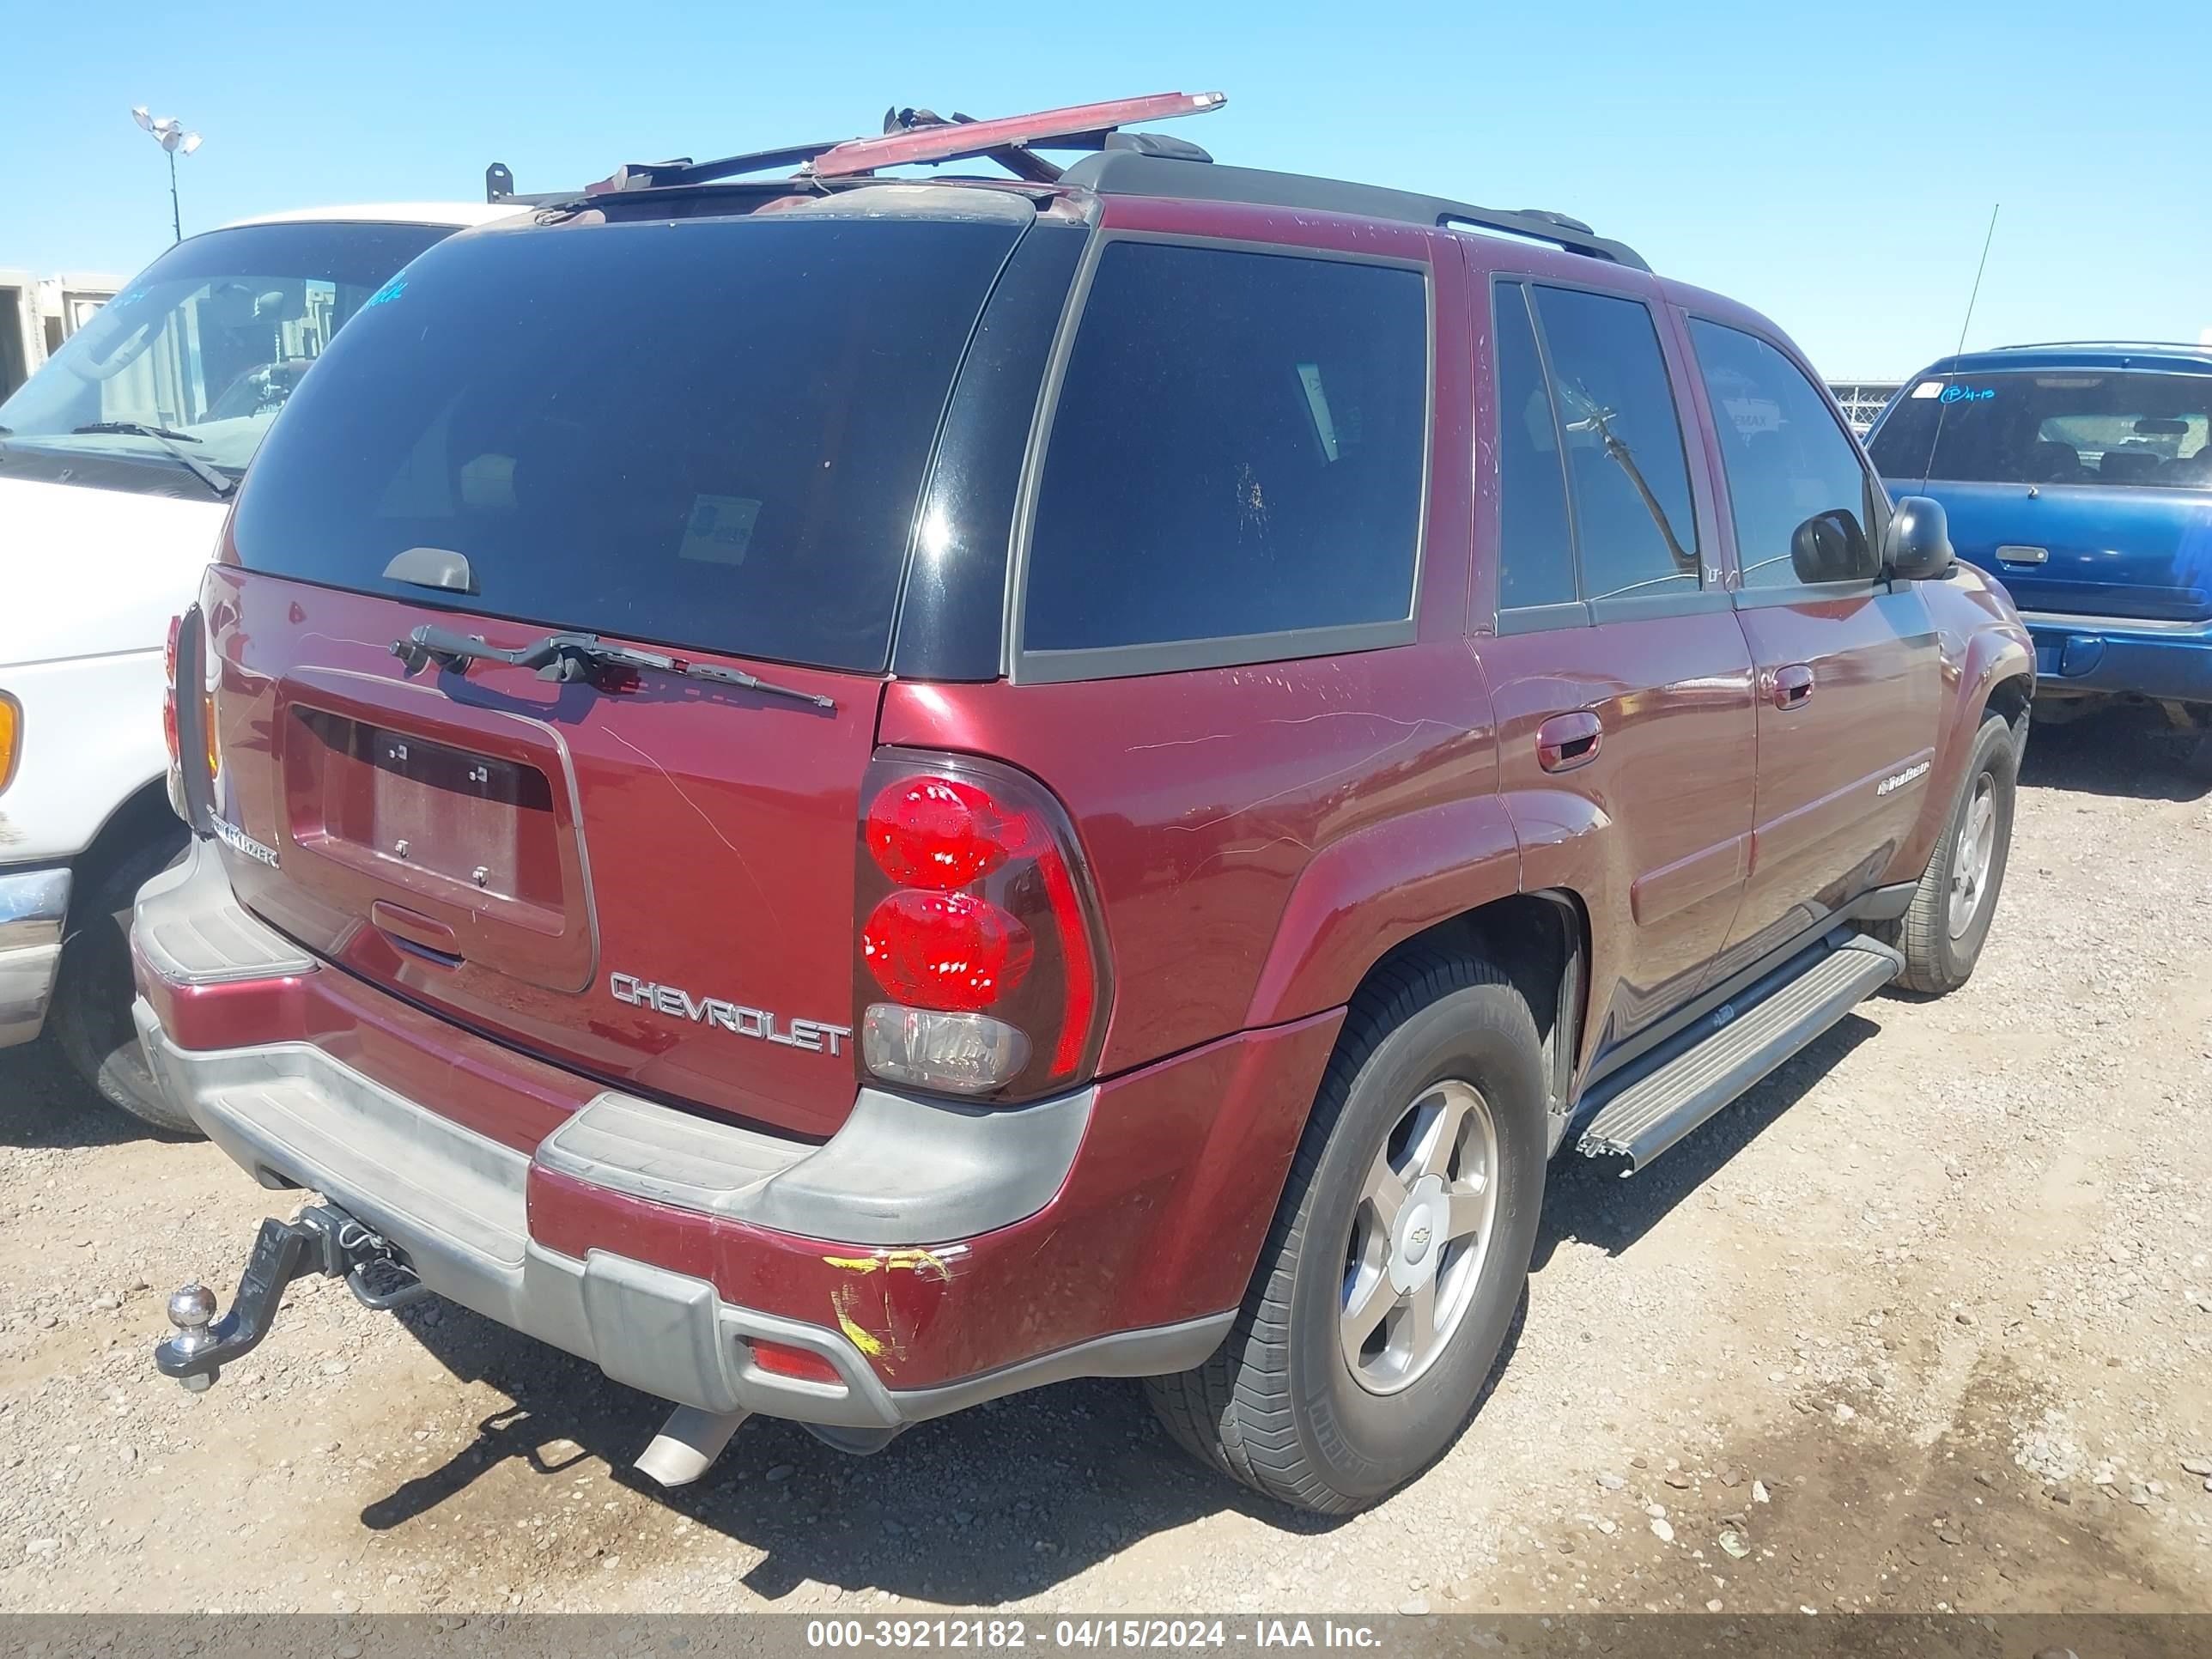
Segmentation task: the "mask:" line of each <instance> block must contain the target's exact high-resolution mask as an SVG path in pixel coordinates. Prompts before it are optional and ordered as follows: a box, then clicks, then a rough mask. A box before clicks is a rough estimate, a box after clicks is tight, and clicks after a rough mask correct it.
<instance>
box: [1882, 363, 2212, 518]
mask: <svg viewBox="0 0 2212 1659" xmlns="http://www.w3.org/2000/svg"><path fill="white" fill-rule="evenodd" d="M1867 447H1868V449H1869V452H1870V453H1872V455H1873V457H1874V464H1875V467H1876V468H1877V469H1878V470H1879V471H1881V476H1882V477H1885V478H1887V479H1890V480H1891V481H1892V482H1893V483H1902V482H1905V481H1908V480H1909V481H1911V482H1912V483H1918V482H1919V481H1920V480H1921V479H1922V478H1923V477H1932V478H1941V479H1946V480H1949V481H1952V482H1956V483H2033V484H2124V485H2136V486H2143V485H2148V486H2149V487H2151V488H2154V489H2212V374H2157V373H2154V372H2152V371H2150V370H2147V369H2144V370H2132V369H2069V368H2049V369H2038V370H2035V371H2033V372H2032V373H2031V372H2028V371H2026V370H2021V369H2006V370H2003V371H2001V372H1999V373H1996V374H1944V375H1931V376H1929V377H1927V378H1925V379H1923V380H1916V381H1914V382H1913V383H1912V384H1911V385H1910V386H1907V387H1905V392H1904V393H1903V395H1902V396H1900V397H1899V398H1898V400H1897V401H1896V402H1895V403H1893V404H1891V405H1890V407H1889V411H1888V413H1887V414H1886V415H1884V416H1882V419H1881V425H1879V426H1878V427H1876V428H1875V430H1874V434H1873V435H1872V436H1871V437H1870V438H1869V439H1868V441H1867Z"/></svg>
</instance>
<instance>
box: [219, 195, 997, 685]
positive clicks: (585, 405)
mask: <svg viewBox="0 0 2212 1659" xmlns="http://www.w3.org/2000/svg"><path fill="white" fill-rule="evenodd" d="M1017 234H1018V231H1017V230H1016V229H1015V228H1011V227H1009V226H1007V225H1005V224H992V223H978V222H963V223H945V222H932V221H925V220H914V219H903V218H901V219H889V218H884V219H876V220H865V221H864V220H858V219H842V218H828V217H823V218H811V217H809V216H805V215H804V214H793V215H789V216H779V217H773V218H758V219H728V220H714V219H698V220H692V221H688V222H684V223H681V224H678V225H675V226H670V225H667V224H636V223H630V224H610V225H596V226H594V225H580V226H570V227H556V228H544V229H522V230H500V231H492V232H486V233H479V234H474V235H469V236H462V237H458V238H455V239H454V240H452V241H449V242H447V243H446V244H444V245H443V246H440V247H438V248H435V249H434V250H433V251H432V252H430V254H429V255H428V256H427V257H426V258H423V259H422V260H421V261H420V262H418V263H417V264H416V265H415V266H414V267H412V268H411V269H410V270H409V271H408V272H407V274H406V276H405V277H404V281H403V282H401V283H393V284H392V286H391V287H390V288H388V289H386V290H384V292H383V294H381V295H379V297H378V299H377V301H375V302H374V303H372V304H370V305H368V306H367V307H365V308H364V309H363V310H362V313H361V315H360V316H359V317H358V318H357V319H356V320H355V321H354V322H353V323H352V324H351V325H349V327H348V328H347V329H346V331H345V332H344V333H343V335H342V336H341V337H339V338H338V339H337V341H336V342H335V343H333V344H332V346H331V350H330V352H329V354H328V355H327V356H325V358H324V360H323V362H322V364H321V366H320V367H319V368H317V370H316V371H315V373H314V374H313V375H311V376H309V377H308V378H307V380H306V381H304V382H303V383H302V385H301V389H300V392H299V393H298V395H297V396H296V397H295V398H294V399H293V400H292V405H291V407H290V408H289V410H286V412H285V416H284V418H283V420H281V421H279V422H277V424H276V430H275V431H274V432H273V433H271V434H270V438H269V441H268V443H267V444H266V445H265V446H264V449H263V452H262V455H261V458H260V460H259V461H258V463H257V465H256V466H255V468H254V475H253V477H252V480H251V481H250V482H249V483H248V484H247V485H246V489H245V492H244V496H243V499H242V500H241V501H240V506H239V509H238V516H237V520H236V537H237V543H238V550H239V553H240V557H241V558H242V559H243V560H244V562H246V564H247V565H249V566H251V567H252V568H256V569H260V570H269V571H273V572H276V573H277V574H282V575H288V576H297V577H301V578H303V579H305V580H309V581H317V582H326V583H330V584H332V585H334V586H343V587H355V588H361V589H365V590H368V591H371V592H389V593H392V594H394V595H397V596H400V597H404V598H406V599H410V600H413V601H416V602H417V603H424V604H433V603H436V602H437V601H438V596H437V595H436V594H435V593H430V592H425V591H424V590H423V589H422V588H419V587H412V586H406V585H404V584H400V583H396V582H392V581H389V580H386V579H385V578H384V576H383V574H382V573H383V570H384V568H385V567H386V564H387V563H388V562H390V561H391V559H392V556H394V555H395V554H397V553H399V552H401V551H403V550H405V549H408V548H410V547H416V546H426V547H434V548H442V549H447V550H453V551H455V552H459V553H461V554H463V555H465V556H466V557H467V559H468V561H469V564H470V567H471V570H472V571H473V573H474V575H475V579H476V583H477V592H478V594H479V595H480V597H478V598H475V599H469V600H466V601H465V605H466V607H467V608H468V609H469V610H471V611H489V612H491V613H493V614H495V615H499V616H505V617H513V618H516V619H518V620H522V621H528V622H533V623H547V624H556V625H561V626H566V627H574V628H583V629H593V630H597V631H601V632H605V633H607V634H611V635H626V636H629V637H631V638H635V639H640V640H644V641H654V642H660V643H666V644H671V645H679V646H690V647H696V648H701V649H705V650H713V651H724V652H729V653H735V654H738V655H742V656H752V657H763V658H770V659H781V660H785V661H790V662H804V663H811V664H816V665H822V666H825V667H837V668H850V669H860V670H869V671H874V670H880V669H881V668H882V667H883V666H884V661H885V659H886V657H887V655H888V644H889V640H890V629H891V618H892V611H893V609H894V606H895V605H896V599H897V592H898V585H899V578H900V574H901V572H902V568H903V564H904V561H905V556H906V550H907V544H908V537H909V534H910V532H911V529H912V520H913V518H914V512H915V497H916V495H918V493H919V491H920V486H921V476H922V469H923V466H924V464H925V462H926V461H927V458H928V454H929V450H930V445H931V442H932V441H933V435H934V433H935V431H936V427H937V421H938V417H939V413H940V411H941V410H943V408H944V406H945V396H946V392H947V391H948V390H949V388H950V386H951V381H952V376H953V372H954V370H955V368H957V365H958V363H959V361H960V355H961V351H962V349H963V346H964V345H965V343H966V341H967V338H968V335H969V330H970V328H971V326H972V325H973V323H974V320H975V315H976V313H977V311H978V310H979V309H980V307H981V305H982V303H983V300H984V296H985V295H986V294H987V292H988V291H989V289H990V284H991V280H992V277H993V276H994V274H995V273H996V271H997V270H998V269H999V267H1000V264H1001V263H1002V261H1003V260H1004V258H1005V257H1006V252H1007V251H1008V249H1009V248H1010V247H1011V246H1012V244H1013V241H1014V239H1015V237H1016V235H1017Z"/></svg>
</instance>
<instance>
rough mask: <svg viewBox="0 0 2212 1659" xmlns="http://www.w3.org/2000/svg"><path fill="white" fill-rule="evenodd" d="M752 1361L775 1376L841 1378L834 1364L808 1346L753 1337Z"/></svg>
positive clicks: (836, 1380)
mask: <svg viewBox="0 0 2212 1659" xmlns="http://www.w3.org/2000/svg"><path fill="white" fill-rule="evenodd" d="M752 1351H753V1364H756V1365H757V1366H759V1367H760V1368H761V1369H762V1370H764V1371H772V1372H774V1373H775V1375H776V1376H793V1377H797V1378H798V1379H799V1381H800V1382H802V1383H842V1382H843V1381H844V1380H845V1379H844V1378H843V1377H842V1376H839V1375H838V1374H837V1368H836V1366H835V1365H833V1364H830V1363H829V1361H828V1360H827V1359H825V1358H823V1356H822V1355H820V1354H818V1353H816V1352H813V1350H811V1348H795V1347H793V1346H791V1345H790V1344H789V1343H786V1342H764V1341H763V1340H760V1339H759V1338H757V1337H756V1338H754V1339H753V1340H752Z"/></svg>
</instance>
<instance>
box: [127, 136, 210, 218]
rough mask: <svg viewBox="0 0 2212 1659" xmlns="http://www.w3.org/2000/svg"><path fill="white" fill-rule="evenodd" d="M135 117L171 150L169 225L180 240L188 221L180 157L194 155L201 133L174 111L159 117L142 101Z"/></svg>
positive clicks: (163, 145)
mask: <svg viewBox="0 0 2212 1659" xmlns="http://www.w3.org/2000/svg"><path fill="white" fill-rule="evenodd" d="M131 119H132V120H134V121H136V122H137V124H138V125H140V126H141V127H143V128H144V129H145V130H146V131H148V132H150V133H152V134H153V135H154V142H155V143H157V144H159V145H161V148H162V149H165V150H167V151H168V152H169V229H170V231H171V232H172V234H173V235H174V236H175V238H176V240H178V241H179V242H181V241H183V240H185V222H184V218H183V216H182V215H181V214H179V212H178V210H177V157H178V156H179V155H191V153H192V152H193V151H194V150H196V149H198V148H199V147H200V136H199V134H197V132H186V131H185V124H184V123H183V122H182V121H179V119H177V118H176V117H175V116H173V115H164V116H163V117H162V118H161V119H160V120H158V121H157V120H155V118H153V117H152V116H150V115H149V114H147V113H146V106H145V105H143V104H139V105H137V106H134V107H133V108H132V110H131Z"/></svg>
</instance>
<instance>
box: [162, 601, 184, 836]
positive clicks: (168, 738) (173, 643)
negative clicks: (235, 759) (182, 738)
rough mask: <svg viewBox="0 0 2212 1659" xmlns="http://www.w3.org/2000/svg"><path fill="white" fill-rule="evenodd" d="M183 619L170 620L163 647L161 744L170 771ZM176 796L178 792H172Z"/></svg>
mask: <svg viewBox="0 0 2212 1659" xmlns="http://www.w3.org/2000/svg"><path fill="white" fill-rule="evenodd" d="M184 626H185V619H184V618H183V617H170V618H169V638H168V642H167V644H166V645H164V646H163V647H161V742H162V744H164V746H166V747H167V750H168V751H169V769H170V771H171V773H172V774H173V773H174V772H175V770H176V766H177V635H179V634H180V633H182V632H183V631H184ZM170 793H171V795H172V796H174V794H175V793H176V791H175V790H174V788H172V789H171V791H170Z"/></svg>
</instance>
